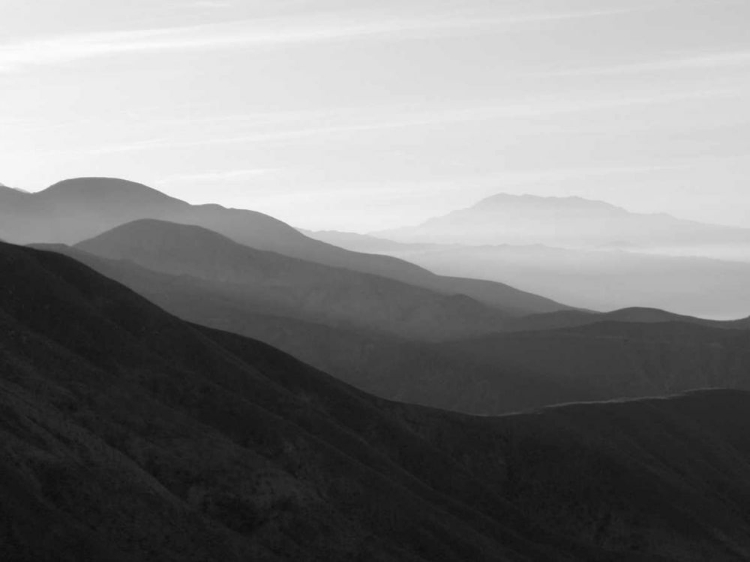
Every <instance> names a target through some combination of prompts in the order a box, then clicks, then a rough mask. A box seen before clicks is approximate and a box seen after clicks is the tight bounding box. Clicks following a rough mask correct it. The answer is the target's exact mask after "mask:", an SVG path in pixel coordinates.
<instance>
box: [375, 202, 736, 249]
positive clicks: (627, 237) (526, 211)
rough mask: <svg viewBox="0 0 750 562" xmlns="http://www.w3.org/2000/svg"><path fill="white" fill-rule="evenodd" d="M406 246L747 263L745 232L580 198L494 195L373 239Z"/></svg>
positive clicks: (377, 234) (382, 233)
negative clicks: (724, 258)
mask: <svg viewBox="0 0 750 562" xmlns="http://www.w3.org/2000/svg"><path fill="white" fill-rule="evenodd" d="M374 234H375V235H376V236H378V237H380V238H386V239H389V240H395V241H400V242H408V243H441V244H471V245H484V244H489V245H497V244H520V245H526V244H547V245H551V246H558V247H569V248H621V249H640V250H662V251H668V252H677V253H684V252H686V251H690V252H696V253H701V252H703V253H707V254H710V253H711V252H714V251H716V252H722V253H724V252H725V251H726V250H727V248H732V249H733V251H734V252H735V253H736V254H737V255H742V256H745V257H750V229H743V228H734V227H728V226H719V225H710V224H702V223H698V222H693V221H688V220H682V219H678V218H675V217H673V216H670V215H667V214H663V213H659V214H642V213H633V212H630V211H627V210H625V209H622V208H620V207H616V206H614V205H610V204H609V203H605V202H603V201H592V200H588V199H583V198H580V197H538V196H532V195H520V196H519V195H509V194H498V195H494V196H492V197H488V198H487V199H484V200H482V201H480V202H479V203H477V204H476V205H474V206H472V207H469V208H467V209H460V210H457V211H453V212H451V213H449V214H447V215H444V216H441V217H435V218H432V219H430V220H428V221H426V222H424V223H422V224H420V225H418V226H414V227H405V228H399V229H394V230H387V231H382V232H378V233H374Z"/></svg>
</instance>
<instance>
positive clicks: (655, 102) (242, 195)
mask: <svg viewBox="0 0 750 562" xmlns="http://www.w3.org/2000/svg"><path fill="white" fill-rule="evenodd" d="M0 22H2V26H1V27H0V182H3V183H5V184H8V185H12V186H16V187H21V188H25V189H28V190H38V189H41V188H43V187H46V186H48V185H49V184H51V183H53V182H55V181H57V180H60V179H64V178H67V177H73V176H90V175H107V176H118V177H124V178H128V179H133V180H136V181H141V182H144V183H147V184H149V185H152V186H154V187H156V188H158V189H160V190H162V191H165V192H167V193H169V194H172V195H174V196H177V197H180V198H182V199H185V200H187V201H190V202H218V203H221V204H224V205H228V206H236V207H247V208H252V209H256V210H260V211H263V212H267V213H270V214H272V215H274V216H277V217H278V218H281V219H283V220H286V221H287V222H291V223H293V224H294V225H297V226H302V227H308V228H336V229H346V230H354V231H367V230H371V229H378V228H386V227H392V226H399V225H402V224H409V223H416V222H419V221H420V220H422V219H424V218H427V217H429V216H432V215H435V214H439V213H443V212H446V211H449V210H452V209H454V208H456V207H462V206H467V205H469V204H471V203H473V202H474V201H476V200H478V199H479V198H481V197H484V196H487V195H490V194H493V193H497V192H508V193H532V194H538V195H580V196H584V197H591V198H598V199H604V200H607V201H609V202H612V203H615V204H619V205H622V206H625V207H628V208H630V209H632V210H637V211H648V212H652V211H666V212H671V213H673V214H676V215H679V216H683V217H688V218H694V219H699V220H706V221H712V222H721V223H727V224H741V225H745V226H748V227H750V33H749V32H748V25H749V24H750V1H748V0H455V1H454V0H355V1H352V0H348V1H344V0H341V1H335V0H234V1H232V0H226V1H224V0H202V1H190V0H179V1H178V0H128V1H124V0H100V1H96V2H94V1H92V0H33V1H30V0H23V1H21V0H18V1H16V0H0Z"/></svg>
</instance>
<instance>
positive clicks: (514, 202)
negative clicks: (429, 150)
mask: <svg viewBox="0 0 750 562" xmlns="http://www.w3.org/2000/svg"><path fill="white" fill-rule="evenodd" d="M509 206H512V207H513V208H519V207H520V208H523V209H525V210H544V211H549V210H560V211H571V210H582V211H584V210H585V211H591V210H607V211H609V212H612V211H615V212H618V213H627V211H626V210H625V209H623V208H621V207H617V206H615V205H612V204H611V203H607V202H605V201H599V200H596V199H586V198H584V197H579V196H577V195H572V196H566V197H553V196H549V197H548V196H541V195H530V194H523V195H514V194H511V193H497V194H495V195H491V196H490V197H486V198H485V199H482V200H481V201H479V202H478V203H476V204H475V205H473V206H472V207H470V208H471V209H480V210H490V209H497V208H502V207H509Z"/></svg>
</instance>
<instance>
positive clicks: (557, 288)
mask: <svg viewBox="0 0 750 562" xmlns="http://www.w3.org/2000/svg"><path fill="white" fill-rule="evenodd" d="M311 236H315V237H321V238H322V239H324V240H326V241H329V242H331V243H335V244H340V245H342V247H344V248H347V249H349V250H355V251H356V250H358V249H360V248H363V247H368V248H370V249H371V251H373V252H382V253H384V254H387V255H391V256H394V257H398V258H401V259H404V260H407V261H410V262H412V263H415V264H417V265H420V266H422V267H425V268H427V269H429V270H430V271H433V272H434V273H437V274H441V275H456V276H459V277H471V278H475V279H486V280H492V281H497V282H502V283H509V284H511V285H514V286H518V287H524V288H526V289H528V290H530V291H532V292H534V293H537V294H543V295H547V296H549V297H551V298H553V299H555V300H559V301H562V302H566V303H570V304H572V305H574V306H577V307H580V308H583V309H593V310H599V311H607V310H619V309H622V308H633V307H641V308H656V309H666V310H668V311H670V312H672V313H678V314H683V315H688V316H702V317H706V318H717V319H735V318H740V317H745V316H747V315H748V314H750V264H747V263H744V262H737V261H729V260H717V259H712V258H706V257H695V256H666V255H660V254H651V253H649V254H646V253H639V252H632V251H623V250H617V249H608V250H602V249H599V250H585V249H569V248H555V247H552V246H545V245H541V244H533V245H511V244H503V245H495V246H490V245H486V246H469V245H460V244H443V245H441V244H407V243H398V242H393V241H390V240H384V241H383V243H382V244H380V245H378V242H377V241H378V238H376V237H374V236H369V235H361V236H360V235H346V234H345V233H336V234H332V233H320V232H315V233H311ZM376 248H377V249H376ZM678 280H679V282H677V281H678ZM571 314H573V315H575V314H576V313H575V312H572V313H571Z"/></svg>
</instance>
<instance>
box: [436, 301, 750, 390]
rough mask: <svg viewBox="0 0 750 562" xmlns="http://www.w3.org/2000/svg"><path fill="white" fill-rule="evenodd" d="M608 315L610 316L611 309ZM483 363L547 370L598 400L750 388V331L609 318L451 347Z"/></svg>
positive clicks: (462, 343) (477, 340) (479, 340)
mask: <svg viewBox="0 0 750 562" xmlns="http://www.w3.org/2000/svg"><path fill="white" fill-rule="evenodd" d="M605 316H606V315H605ZM443 348H444V350H445V351H446V352H451V353H453V354H457V355H463V356H464V357H471V358H472V359H473V360H474V361H475V362H484V363H485V364H487V365H495V366H497V367H498V368H500V367H502V368H503V369H504V370H506V371H511V372H512V371H513V370H514V369H520V370H522V371H526V372H529V371H530V372H535V373H544V374H545V375H547V376H548V377H551V378H553V379H555V380H557V381H558V382H559V383H561V384H563V383H568V384H570V385H574V386H578V387H583V388H586V389H588V391H589V392H593V395H594V397H595V399H598V400H608V399H612V398H618V397H643V396H664V395H668V394H672V393H675V392H681V391H685V390H690V389H697V388H739V389H750V332H748V330H747V329H743V330H738V329H730V328H717V327H713V326H704V325H701V324H697V323H688V322H647V323H644V322H632V321H602V322H597V323H592V324H586V325H582V326H578V327H571V328H564V329H557V330H552V329H549V330H542V331H539V330H537V331H529V332H517V333H509V334H497V335H492V336H486V337H481V338H476V339H472V340H466V341H460V342H455V343H453V344H447V345H445V346H443Z"/></svg>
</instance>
